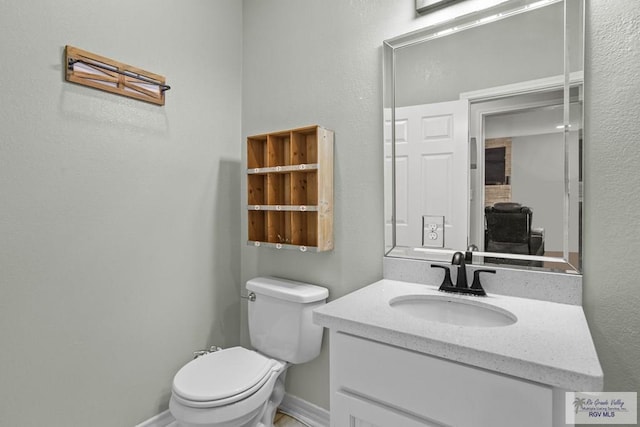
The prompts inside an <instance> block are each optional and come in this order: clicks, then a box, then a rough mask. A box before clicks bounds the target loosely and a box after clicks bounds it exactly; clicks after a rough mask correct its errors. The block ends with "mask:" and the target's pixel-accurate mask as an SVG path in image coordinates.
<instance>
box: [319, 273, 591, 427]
mask: <svg viewBox="0 0 640 427" xmlns="http://www.w3.org/2000/svg"><path fill="white" fill-rule="evenodd" d="M398 298H411V300H413V301H421V298H422V299H425V300H429V299H433V298H442V292H438V288H437V287H435V286H431V285H422V284H417V283H410V282H401V281H395V280H389V279H382V280H380V281H378V282H375V283H372V284H371V285H369V286H366V287H364V288H361V289H359V290H357V291H355V292H352V293H350V294H348V295H345V296H343V297H341V298H338V299H336V300H334V301H331V302H329V303H328V304H325V305H323V306H322V307H319V308H317V309H315V310H314V312H313V319H314V322H315V323H316V324H318V325H321V326H324V327H326V328H327V329H328V330H329V332H330V343H329V344H330V345H329V347H330V357H331V359H330V372H331V374H330V377H331V378H330V379H331V426H332V427H405V426H406V427H414V426H455V427H560V426H562V427H564V426H566V424H565V414H566V410H567V407H568V410H569V411H573V408H572V402H571V401H567V399H566V396H567V395H566V394H565V391H600V390H602V368H601V367H600V363H599V361H598V356H597V354H596V351H595V347H594V346H593V340H592V339H591V335H590V332H589V328H588V325H587V322H586V319H585V317H584V312H583V311H582V307H580V306H578V305H570V304H559V303H555V302H550V301H540V300H533V299H526V298H518V297H512V296H506V295H497V294H491V295H489V296H487V297H485V298H483V299H482V304H483V305H484V306H491V307H492V309H495V310H502V311H505V312H508V313H510V314H511V315H513V317H514V318H515V319H517V321H516V322H515V323H512V324H508V325H503V326H486V325H484V326H479V325H478V324H465V325H458V324H456V323H454V322H453V320H451V319H449V320H447V319H446V318H444V317H446V316H445V315H444V314H443V316H444V317H443V318H442V319H441V321H437V320H429V319H425V318H422V317H418V316H416V315H413V314H411V313H412V312H407V311H403V310H401V309H399V308H398V307H397V306H394V305H393V304H392V302H393V301H397V300H398ZM447 298H450V299H451V301H450V302H453V300H456V301H457V302H458V303H462V302H466V303H467V304H479V303H480V301H479V300H478V299H477V297H465V296H450V297H447ZM427 309H428V307H424V306H422V310H427Z"/></svg>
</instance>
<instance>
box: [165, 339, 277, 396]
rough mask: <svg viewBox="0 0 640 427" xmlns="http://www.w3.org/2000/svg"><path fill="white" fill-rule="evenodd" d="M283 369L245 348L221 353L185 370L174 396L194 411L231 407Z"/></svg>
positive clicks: (177, 380) (175, 384) (175, 383)
mask: <svg viewBox="0 0 640 427" xmlns="http://www.w3.org/2000/svg"><path fill="white" fill-rule="evenodd" d="M284 366H285V364H284V363H282V362H279V361H277V360H275V359H270V358H268V357H265V356H263V355H261V354H260V353H257V352H255V351H251V350H247V349H245V348H242V347H232V348H228V349H224V350H220V351H217V352H214V353H209V354H207V355H205V356H202V357H199V358H197V359H194V360H192V361H191V362H189V363H187V364H186V365H185V366H183V367H182V369H180V370H179V371H178V373H177V374H176V375H175V377H174V380H173V396H174V398H175V399H176V400H177V401H178V402H180V403H181V404H183V405H186V406H189V407H192V408H215V407H219V406H224V405H229V404H231V403H235V402H238V401H240V400H242V399H246V398H247V397H249V396H251V395H252V394H254V393H255V392H256V391H257V390H259V389H260V388H261V387H262V386H263V385H264V384H265V383H266V382H267V381H268V380H269V379H270V378H271V377H272V376H273V375H278V374H279V372H280V371H281V370H282V368H283V367H284Z"/></svg>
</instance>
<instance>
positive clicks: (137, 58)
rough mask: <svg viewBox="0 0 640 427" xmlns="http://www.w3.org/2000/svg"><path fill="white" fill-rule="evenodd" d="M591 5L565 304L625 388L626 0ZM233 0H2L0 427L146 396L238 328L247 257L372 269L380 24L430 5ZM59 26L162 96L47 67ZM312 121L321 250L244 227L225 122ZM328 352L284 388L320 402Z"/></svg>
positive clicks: (629, 338) (628, 217)
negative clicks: (253, 236) (323, 229)
mask: <svg viewBox="0 0 640 427" xmlns="http://www.w3.org/2000/svg"><path fill="white" fill-rule="evenodd" d="M463 3H466V2H463ZM589 3H590V7H589V8H588V11H587V12H588V13H587V21H588V23H587V24H588V25H587V33H588V34H587V58H586V60H587V66H586V69H585V74H586V78H587V82H588V83H587V84H588V90H587V102H586V113H587V121H586V130H587V135H588V140H587V141H586V144H587V145H586V152H585V162H586V171H587V172H586V187H585V188H586V193H587V204H586V211H587V212H586V215H585V217H586V218H585V219H586V224H585V226H586V230H585V265H586V267H585V277H584V282H585V312H586V314H587V318H588V321H589V324H590V327H591V330H592V333H593V335H594V338H595V341H596V346H597V349H598V352H599V355H600V358H601V361H602V364H603V367H604V372H605V387H606V389H607V390H628V391H637V390H639V389H640V378H639V375H640V361H639V360H638V358H637V354H639V353H640V338H639V336H638V334H639V332H638V328H637V324H638V315H637V307H638V306H640V287H638V286H636V283H635V282H636V281H637V280H636V276H637V273H636V264H637V262H636V260H635V258H636V257H635V254H636V253H638V252H640V241H639V239H638V232H637V225H636V224H638V223H639V222H640V213H639V212H640V193H639V192H638V188H640V175H639V174H638V173H637V166H638V160H639V159H640V144H638V142H637V129H636V127H637V116H638V114H639V111H638V102H637V100H638V99H639V98H640V93H639V90H640V89H639V88H640V87H639V86H638V85H637V76H638V73H639V72H640V69H639V65H638V64H640V51H638V49H634V47H635V46H637V45H638V42H639V40H638V37H639V34H640V29H639V28H638V22H640V5H639V4H638V3H637V1H636V0H617V1H615V2H612V1H611V2H589ZM185 5H188V7H185ZM243 5H244V8H245V12H244V22H242V21H241V20H242V18H241V13H242V11H241V4H240V2H238V1H237V0H227V1H222V0H219V1H216V2H215V3H214V2H211V1H204V0H202V1H196V0H192V1H190V2H188V3H185V2H169V1H151V0H139V1H137V2H124V1H122V0H114V1H112V2H107V3H105V2H102V3H101V2H97V1H94V0H91V1H85V2H75V1H71V0H61V1H58V2H55V3H53V2H39V4H38V5H36V4H34V3H32V2H24V3H20V2H10V1H8V0H0V36H1V37H0V54H2V58H3V60H2V61H0V89H1V90H2V92H1V93H2V98H1V99H2V101H3V102H2V103H0V124H1V127H0V150H1V155H0V194H1V196H2V204H1V205H0V237H1V239H2V245H0V272H1V273H0V342H1V343H2V345H1V347H0V348H1V350H0V366H1V367H2V372H1V374H2V380H1V381H0V414H2V418H0V425H2V426H3V427H4V426H5V425H6V426H16V425H17V426H27V427H28V426H41V425H51V426H56V425H60V426H85V425H91V426H97V427H99V426H110V427H112V426H131V425H133V424H135V423H136V422H139V421H141V420H143V419H145V418H148V417H150V416H151V415H153V414H155V413H157V412H160V411H161V410H164V409H165V408H166V405H167V399H168V395H169V386H170V380H171V377H172V375H173V373H174V372H175V370H176V369H178V368H179V367H180V366H181V365H182V364H183V363H184V362H185V361H186V360H188V359H189V352H190V351H191V350H193V349H194V348H197V347H203V346H204V345H207V344H211V343H216V344H220V345H232V344H234V342H235V341H237V337H238V335H239V333H238V323H239V322H238V318H241V319H244V318H245V317H244V315H245V314H246V313H245V311H246V305H242V309H243V310H242V315H241V314H240V313H238V311H237V304H238V298H237V291H238V287H239V284H238V282H240V281H241V282H244V281H245V280H247V279H248V278H250V277H253V276H256V275H260V274H274V275H282V276H285V277H291V278H294V279H300V280H307V281H310V282H315V283H319V284H323V285H326V286H328V287H329V288H330V291H331V297H332V298H337V297H339V296H341V295H344V294H346V293H347V292H350V291H352V290H354V289H356V288H359V287H361V286H364V285H366V284H367V283H369V282H371V281H374V280H376V279H378V278H379V277H381V274H382V262H381V257H382V247H383V230H382V207H383V201H382V160H381V159H382V147H381V144H380V141H381V140H382V129H381V125H380V122H381V115H382V113H381V94H380V85H381V75H380V74H381V72H380V70H381V52H380V44H381V41H382V40H383V39H386V38H390V37H393V36H395V35H397V34H400V33H404V32H407V31H411V30H415V29H417V28H419V27H422V26H424V25H426V23H427V21H428V20H429V19H431V18H430V17H426V18H425V17H421V18H418V19H415V17H414V14H413V12H412V9H413V7H414V1H413V0H402V1H397V0H375V1H374V0H370V1H359V2H355V1H351V2H346V1H343V0H325V1H323V2H312V1H309V0H307V1H300V0H271V1H269V2H264V1H259V0H245V1H244V3H243ZM124 10H126V11H128V13H127V14H125V13H124V12H123V11H124ZM143 16H144V17H145V18H146V19H143V18H142V17H143ZM432 16H433V15H432ZM243 25H244V27H245V30H244V38H245V40H244V46H243V47H241V46H240V43H241V40H242V37H243V34H242V26H243ZM152 42H158V45H157V46H162V48H161V47H155V46H156V45H155V44H154V43H152ZM65 44H74V45H76V46H78V47H80V48H84V49H87V50H90V51H94V52H96V53H101V54H103V55H106V56H110V57H112V58H114V59H118V60H121V61H124V62H128V63H131V64H132V65H138V66H140V67H142V68H147V69H149V70H150V71H155V72H158V73H160V74H164V75H166V76H167V77H168V81H169V84H171V85H172V86H173V89H172V90H171V91H170V92H169V93H168V94H167V97H168V102H167V105H166V106H165V107H156V106H152V105H147V104H143V103H140V102H138V101H133V100H129V99H125V98H120V97H117V96H115V95H111V94H106V93H102V92H98V91H94V90H91V89H88V88H84V87H78V86H75V85H72V84H68V83H64V82H63V81H62V66H61V63H62V50H61V49H62V46H64V45H65ZM241 49H243V52H244V54H243V55H242V58H243V60H244V67H243V70H244V71H243V72H242V101H243V102H244V108H243V111H242V113H240V92H241V91H240V83H241V82H240V75H241V71H240V70H241V68H240V52H241ZM25 54H26V56H25ZM24 58H28V59H30V60H31V62H29V66H23V67H22V68H16V67H15V64H16V63H18V60H19V59H20V60H22V59H24ZM10 59H11V60H10ZM240 117H242V121H243V125H242V126H243V127H242V131H240ZM311 123H319V124H322V125H324V126H327V127H329V128H332V129H334V130H335V131H336V214H335V217H336V250H335V251H334V252H332V253H329V254H297V253H285V252H276V251H272V250H256V249H255V248H250V247H245V246H244V241H245V240H246V230H245V229H244V225H243V226H241V225H240V224H246V223H245V222H240V221H239V216H238V212H239V211H240V212H242V219H243V221H244V220H245V219H246V213H245V211H244V209H241V206H242V205H244V203H245V201H244V194H245V189H246V184H245V182H244V181H242V182H241V178H240V176H241V171H240V170H239V169H240V168H241V166H240V162H239V160H240V156H241V149H240V144H239V143H238V141H240V140H242V139H244V137H245V136H246V135H249V134H253V133H257V132H264V131H271V130H277V129H282V128H288V127H292V126H299V125H304V124H311ZM243 151H244V149H242V152H243ZM243 155H244V154H243ZM238 188H241V191H240V194H238ZM238 236H241V239H240V240H241V241H239V240H238ZM238 253H241V257H242V259H241V262H242V272H241V273H240V272H239V266H238V260H237V258H238V257H237V254H238ZM238 276H241V279H239V278H238ZM241 335H242V341H243V342H244V343H245V344H246V343H247V342H248V340H247V335H246V324H244V325H243V327H242V329H241ZM327 356H328V352H327V346H326V343H325V346H324V350H323V353H322V355H321V357H320V358H319V359H318V360H317V361H314V362H311V363H309V364H306V365H303V366H298V367H294V368H293V369H292V371H291V375H290V377H289V381H288V384H287V386H288V389H289V392H291V393H292V394H294V395H298V396H300V397H302V398H304V399H307V400H309V401H311V402H313V403H315V404H317V405H320V406H323V407H325V408H326V407H328V401H329V396H328V369H329V366H328V357H327ZM34 401H35V402H37V406H32V402H34Z"/></svg>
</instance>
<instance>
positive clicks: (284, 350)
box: [169, 278, 328, 427]
mask: <svg viewBox="0 0 640 427" xmlns="http://www.w3.org/2000/svg"><path fill="white" fill-rule="evenodd" d="M247 290H249V291H251V292H252V293H253V294H254V295H255V298H253V297H252V300H250V302H249V310H248V311H249V334H250V336H251V343H252V346H253V347H255V348H256V350H255V351H254V350H248V349H245V348H243V347H232V348H228V349H223V350H220V351H216V352H213V353H209V354H206V355H204V356H201V357H198V358H197V359H194V360H192V361H190V362H189V363H187V364H186V365H185V366H183V367H182V368H181V369H180V370H179V371H178V373H177V374H176V375H175V377H174V380H173V386H172V393H171V399H170V401H169V411H170V412H171V414H172V415H173V416H174V418H175V419H176V423H177V425H178V426H180V427H245V426H246V427H254V426H258V427H272V426H273V416H274V415H275V411H276V409H277V408H278V405H280V403H281V402H282V398H283V397H284V392H285V391H284V380H285V376H286V372H287V368H288V367H289V366H290V364H291V363H304V362H307V361H309V360H312V359H314V358H315V357H317V356H318V354H319V352H320V344H321V341H322V328H321V327H319V326H317V325H314V324H313V323H312V322H311V311H312V310H313V309H314V308H315V307H318V306H319V305H321V304H324V303H325V301H326V298H327V296H328V291H327V289H325V288H322V287H319V286H315V285H309V284H306V283H300V282H292V281H288V280H284V279H277V278H256V279H252V280H250V281H248V282H247Z"/></svg>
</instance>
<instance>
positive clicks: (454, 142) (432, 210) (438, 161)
mask: <svg viewBox="0 0 640 427" xmlns="http://www.w3.org/2000/svg"><path fill="white" fill-rule="evenodd" d="M395 119H396V127H395V129H396V144H395V162H396V163H395V168H396V170H395V173H396V189H395V190H396V212H395V214H396V244H397V245H398V246H409V247H420V246H423V215H429V216H440V217H444V232H443V233H441V234H440V235H438V236H436V239H435V240H436V242H429V243H436V244H437V245H438V247H445V248H465V247H467V235H468V227H469V225H468V220H467V212H468V206H467V205H468V200H469V196H468V188H469V185H468V182H469V168H468V162H469V144H468V142H467V138H468V135H469V101H468V100H466V99H461V100H457V101H448V102H438V103H434V104H423V105H413V106H408V107H399V108H396V117H395ZM389 152H390V150H389ZM440 239H442V240H443V242H439V241H438V240H440ZM432 240H433V239H432ZM425 246H435V244H434V245H431V244H429V245H425Z"/></svg>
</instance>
